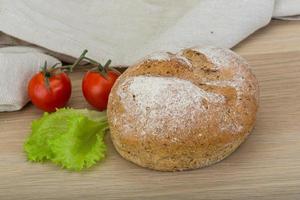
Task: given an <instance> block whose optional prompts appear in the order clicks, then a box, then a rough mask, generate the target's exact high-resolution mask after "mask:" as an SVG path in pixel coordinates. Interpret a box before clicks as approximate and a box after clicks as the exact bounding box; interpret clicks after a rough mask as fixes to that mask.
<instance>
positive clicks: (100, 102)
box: [82, 70, 119, 111]
mask: <svg viewBox="0 0 300 200" xmlns="http://www.w3.org/2000/svg"><path fill="white" fill-rule="evenodd" d="M118 77H119V74H118V73H117V72H115V71H111V70H110V71H108V72H107V75H106V77H105V78H104V77H103V75H102V74H100V72H97V71H89V72H87V73H86V74H85V76H84V77H83V80H82V92H83V95H84V97H85V99H86V100H87V102H89V104H91V105H92V106H94V107H95V108H97V109H98V110H100V111H102V110H105V109H106V107H107V101H108V95H109V93H110V90H111V88H112V86H113V85H114V83H115V81H116V80H117V78H118Z"/></svg>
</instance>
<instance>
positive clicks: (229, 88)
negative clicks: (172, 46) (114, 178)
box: [107, 47, 259, 171]
mask: <svg viewBox="0 0 300 200" xmlns="http://www.w3.org/2000/svg"><path fill="white" fill-rule="evenodd" d="M149 81H150V82H151V81H155V84H156V85H159V86H160V85H161V86H162V85H164V86H163V87H164V90H163V89H160V90H159V91H161V93H160V94H156V93H155V92H154V91H152V90H153V89H155V87H154V86H152V87H153V88H150V89H151V90H150V89H149V88H145V87H146V86H145V87H144V88H143V86H141V83H142V84H143V83H147V84H148V83H149ZM134 84H139V85H134ZM153 84H154V83H153ZM181 85H183V86H182V87H179V86H181ZM159 86H158V87H159ZM185 87H188V88H186V90H185ZM157 89H159V88H157ZM179 94H183V97H182V98H179V96H178V95H179ZM258 96H259V89H258V82H257V80H256V78H255V76H254V75H253V74H252V73H251V71H250V69H249V67H248V63H247V62H246V61H245V60H244V59H243V58H241V57H240V56H238V55H237V54H235V53H234V52H232V51H230V50H227V49H220V48H213V47H204V48H190V49H185V50H183V51H181V52H179V53H177V54H171V53H161V54H156V55H153V56H148V57H147V58H145V59H144V60H142V61H141V62H139V63H138V64H136V65H134V66H132V67H130V68H129V69H128V70H126V71H125V72H124V73H123V74H122V75H121V76H120V78H119V79H118V80H117V82H116V84H115V85H114V87H113V88H112V91H111V93H110V97H109V102H108V110H107V114H108V122H109V126H110V133H111V138H112V141H113V144H114V146H115V148H116V150H117V151H118V152H119V153H120V155H121V156H123V157H124V158H125V159H127V160H129V161H132V162H133V163H136V164H138V165H140V166H143V167H147V168H151V169H155V170H160V171H180V170H188V169H196V168H200V167H204V166H208V165H211V164H213V163H216V162H218V161H220V160H222V159H224V158H225V157H227V156H228V155H230V154H231V153H232V152H233V151H234V150H235V149H236V148H237V147H238V146H239V145H240V144H241V143H242V142H243V141H244V140H245V139H246V137H247V136H248V135H249V133H250V132H251V130H252V128H253V126H254V123H255V119H256V112H257V108H258ZM154 101H155V102H154ZM193 102H194V103H193ZM158 104H159V105H158Z"/></svg>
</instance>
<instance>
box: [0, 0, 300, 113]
mask: <svg viewBox="0 0 300 200" xmlns="http://www.w3.org/2000/svg"><path fill="white" fill-rule="evenodd" d="M0 5H1V7H0V31H3V32H4V33H6V34H8V35H11V36H14V37H16V38H19V39H21V40H19V39H16V38H12V37H6V36H5V37H1V32H0V40H1V38H2V39H3V40H5V41H4V42H2V41H0V47H1V46H3V45H6V44H7V45H16V44H22V45H24V44H25V45H30V46H39V47H40V48H39V49H40V51H43V52H47V53H51V55H55V56H56V57H59V59H61V60H63V61H70V56H71V57H78V56H79V55H80V53H81V52H82V50H83V49H88V50H89V54H88V55H89V56H90V57H92V58H94V59H96V60H99V61H100V62H102V63H105V62H106V60H107V59H112V61H113V65H115V66H129V65H131V64H133V63H134V62H136V60H138V59H140V58H141V57H143V56H145V55H147V54H150V53H152V52H155V51H171V52H177V51H178V50H179V49H181V48H186V47H190V46H195V45H212V46H219V47H227V48H231V47H233V46H234V45H236V44H237V43H239V42H240V41H241V40H243V39H244V38H246V37H247V36H249V35H250V34H251V33H253V32H254V31H256V30H257V29H259V28H261V27H263V26H265V25H267V24H268V23H269V21H270V19H271V18H272V16H273V17H276V18H280V19H298V17H299V16H297V15H299V14H300V0H185V1H181V0H130V1H124V0H89V1H85V0H64V1H60V0H51V1H48V0H40V1H36V0H26V1H11V0H0ZM23 50H24V51H23ZM23 50H22V52H21V53H20V52H18V53H14V52H10V53H8V52H6V53H4V52H5V51H7V49H4V50H1V51H2V52H0V73H1V74H0V111H10V110H17V109H20V108H21V107H22V106H23V105H24V104H25V103H26V102H27V100H28V98H27V91H26V87H25V86H26V83H27V81H28V80H29V78H30V76H31V75H32V74H33V73H34V72H36V71H37V70H38V67H39V66H40V65H41V64H43V62H44V61H45V59H46V60H48V63H49V64H51V63H55V62H57V60H55V59H53V58H51V57H49V56H46V55H44V54H42V53H39V52H35V51H34V50H32V49H30V50H29V49H23ZM15 72H18V73H15ZM20 72H21V73H20Z"/></svg>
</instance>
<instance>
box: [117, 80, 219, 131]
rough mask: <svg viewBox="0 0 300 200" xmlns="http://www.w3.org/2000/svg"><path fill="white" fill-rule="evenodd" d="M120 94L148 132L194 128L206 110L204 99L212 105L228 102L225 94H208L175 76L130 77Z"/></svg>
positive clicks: (121, 88)
mask: <svg viewBox="0 0 300 200" xmlns="http://www.w3.org/2000/svg"><path fill="white" fill-rule="evenodd" d="M117 94H118V95H119V96H120V97H121V102H123V104H124V105H125V109H126V111H127V112H129V113H131V114H132V115H133V116H137V118H139V120H140V121H141V123H144V126H145V127H144V128H146V129H151V128H157V127H158V126H165V127H166V128H168V129H174V128H185V127H189V126H192V125H193V123H197V122H196V121H195V120H194V119H195V115H196V114H199V113H202V112H205V111H206V109H205V107H204V105H203V103H202V102H203V100H206V101H207V102H210V103H212V104H222V103H224V102H225V98H224V96H222V95H219V94H215V93H210V92H206V91H204V90H202V89H201V88H199V87H197V86H196V85H194V84H193V83H192V82H190V81H187V80H181V79H178V78H174V77H154V76H136V77H129V78H128V79H127V80H126V81H124V82H123V83H122V85H121V87H119V90H118V91H117ZM166 119H169V120H167V121H166ZM164 120H165V121H164ZM146 121H147V123H146Z"/></svg>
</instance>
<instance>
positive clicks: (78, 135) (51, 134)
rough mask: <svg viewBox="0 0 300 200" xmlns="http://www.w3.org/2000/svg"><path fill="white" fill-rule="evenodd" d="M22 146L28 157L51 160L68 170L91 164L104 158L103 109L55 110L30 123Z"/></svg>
mask: <svg viewBox="0 0 300 200" xmlns="http://www.w3.org/2000/svg"><path fill="white" fill-rule="evenodd" d="M31 129H32V131H31V134H30V136H29V137H28V138H27V140H26V142H25V145H24V149H25V152H26V153H27V157H28V160H30V161H35V162H41V161H46V160H51V161H53V162H54V163H56V164H58V165H60V166H62V167H64V168H67V169H70V170H81V169H84V168H88V167H91V166H92V165H94V164H95V163H96V162H97V161H100V160H102V159H103V158H104V157H105V152H106V146H105V144H104V135H105V132H106V131H107V129H108V124H107V118H106V114H105V112H97V111H89V110H86V109H85V110H76V109H59V110H57V111H56V112H55V113H51V114H49V113H45V114H44V115H43V117H41V118H40V119H38V120H35V121H33V122H32V127H31Z"/></svg>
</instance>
